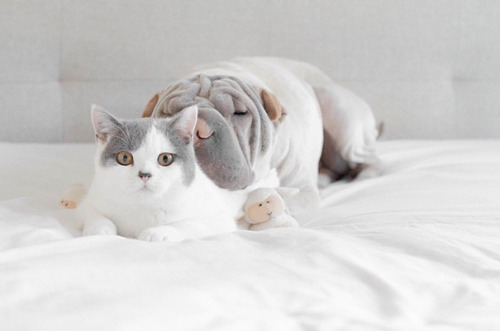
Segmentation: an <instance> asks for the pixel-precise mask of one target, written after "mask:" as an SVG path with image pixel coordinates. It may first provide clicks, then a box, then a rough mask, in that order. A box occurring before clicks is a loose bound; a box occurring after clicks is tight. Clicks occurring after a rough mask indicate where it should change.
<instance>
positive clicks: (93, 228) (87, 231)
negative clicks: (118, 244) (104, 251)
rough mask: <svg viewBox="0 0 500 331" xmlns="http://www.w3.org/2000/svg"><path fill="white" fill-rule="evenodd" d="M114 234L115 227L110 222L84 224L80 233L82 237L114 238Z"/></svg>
mask: <svg viewBox="0 0 500 331" xmlns="http://www.w3.org/2000/svg"><path fill="white" fill-rule="evenodd" d="M116 234H117V231H116V226H115V225H114V224H113V223H111V222H106V223H89V224H85V226H84V228H83V232H82V235H83V236H114V235H116Z"/></svg>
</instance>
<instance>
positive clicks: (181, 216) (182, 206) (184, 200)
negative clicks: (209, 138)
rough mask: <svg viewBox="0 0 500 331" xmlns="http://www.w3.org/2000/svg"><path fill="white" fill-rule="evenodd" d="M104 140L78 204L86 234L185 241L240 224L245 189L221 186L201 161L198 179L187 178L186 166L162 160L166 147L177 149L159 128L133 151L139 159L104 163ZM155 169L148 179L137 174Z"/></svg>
mask: <svg viewBox="0 0 500 331" xmlns="http://www.w3.org/2000/svg"><path fill="white" fill-rule="evenodd" d="M103 148H104V144H103V143H101V142H99V143H98V150H97V153H96V160H95V163H96V165H95V169H96V171H95V178H94V181H93V183H92V185H91V187H90V189H89V193H88V195H87V197H86V199H85V200H84V202H83V203H82V205H81V206H80V207H79V208H78V212H79V215H80V218H81V219H82V220H83V225H84V228H83V234H84V235H93V234H100V235H107V234H117V233H118V234H120V235H122V236H126V237H133V238H139V239H142V240H148V241H158V240H168V241H180V240H183V239H186V238H199V237H203V236H208V235H212V234H216V233H221V232H229V231H233V230H236V222H235V219H236V218H237V216H238V214H239V213H240V210H241V206H242V205H243V203H244V201H245V198H246V194H245V192H243V191H242V192H229V191H227V190H224V189H221V188H219V187H217V186H216V185H215V184H214V183H213V182H212V181H211V180H210V179H209V178H207V177H206V176H205V174H204V173H203V172H202V171H201V170H200V168H199V167H198V165H196V171H195V177H194V180H193V182H192V183H191V184H190V185H189V186H186V185H184V184H183V183H182V175H183V174H182V168H181V166H180V165H179V164H178V163H176V162H175V161H174V162H173V163H172V164H171V165H170V166H168V167H162V166H161V165H159V164H158V162H157V157H158V155H159V154H160V153H163V152H169V153H175V152H176V151H175V148H174V146H173V145H172V144H171V143H170V142H169V141H168V140H167V139H166V138H165V136H164V135H163V134H161V133H160V132H158V131H157V130H156V129H155V128H153V129H152V130H151V131H150V132H149V133H148V134H147V137H146V139H145V141H144V142H143V144H142V146H141V147H140V148H139V149H138V150H137V151H135V152H132V154H133V157H134V164H133V165H130V166H119V165H116V166H112V167H103V166H101V165H100V160H99V158H100V155H101V152H102V149H103ZM139 171H142V172H149V173H151V174H152V177H151V178H150V179H149V180H148V181H147V183H146V184H145V183H144V182H143V181H142V180H141V179H140V178H139V176H138V175H137V174H138V172H139Z"/></svg>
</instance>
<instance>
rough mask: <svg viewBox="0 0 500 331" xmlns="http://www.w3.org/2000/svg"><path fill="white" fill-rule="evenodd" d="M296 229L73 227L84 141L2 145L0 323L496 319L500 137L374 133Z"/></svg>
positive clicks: (425, 324) (289, 326) (101, 325)
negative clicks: (101, 232)
mask: <svg viewBox="0 0 500 331" xmlns="http://www.w3.org/2000/svg"><path fill="white" fill-rule="evenodd" d="M378 148H379V153H380V156H381V166H380V169H381V174H380V175H379V176H377V177H374V178H367V179H362V180H356V181H353V182H337V183H334V184H332V185H330V186H328V187H326V188H325V189H323V190H322V192H321V194H322V204H321V208H319V209H318V210H316V211H313V212H311V213H308V214H307V215H306V216H304V217H301V218H300V219H299V222H300V224H301V228H298V229H292V228H288V229H286V228H282V229H271V230H267V231H263V232H251V231H238V232H235V233H228V234H221V235H217V236H212V237H208V238H204V239H200V240H187V241H184V242H182V243H178V244H170V243H149V242H141V241H138V240H133V239H127V238H122V237H116V236H115V237H80V236H79V232H78V230H77V229H76V227H75V222H74V219H73V216H74V211H72V210H64V209H62V208H61V207H60V206H59V205H58V199H59V197H60V196H61V194H62V193H63V192H64V190H65V189H66V188H67V187H68V186H69V185H71V184H72V183H74V182H83V183H88V182H89V181H90V179H91V177H92V164H93V161H92V160H93V154H94V146H93V145H90V144H82V145H35V144H9V143H1V144H0V155H2V159H1V162H0V163H1V164H0V330H205V331H206V330H288V331H293V330H328V331H331V330H356V331H358V330H398V331H399V330H500V313H499V312H500V141H498V140H491V141H488V140H477V141H459V140H456V141H385V142H380V143H379V146H378Z"/></svg>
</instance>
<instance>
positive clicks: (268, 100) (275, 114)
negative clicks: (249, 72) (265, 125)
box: [260, 90, 286, 122]
mask: <svg viewBox="0 0 500 331" xmlns="http://www.w3.org/2000/svg"><path fill="white" fill-rule="evenodd" d="M260 97H261V98H262V105H263V106H264V109H265V110H266V113H267V115H268V116H269V119H271V121H272V122H275V121H280V120H281V118H282V117H283V116H284V115H286V112H285V109H284V108H283V106H282V105H281V103H280V102H279V100H278V98H277V97H276V96H275V95H274V94H272V93H271V92H269V91H267V90H262V92H260Z"/></svg>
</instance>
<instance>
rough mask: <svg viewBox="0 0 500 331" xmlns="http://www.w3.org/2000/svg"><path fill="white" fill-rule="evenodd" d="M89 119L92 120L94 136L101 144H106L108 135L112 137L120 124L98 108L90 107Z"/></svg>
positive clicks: (105, 111)
mask: <svg viewBox="0 0 500 331" xmlns="http://www.w3.org/2000/svg"><path fill="white" fill-rule="evenodd" d="M90 117H91V118H92V125H93V127H94V132H95V136H96V138H97V139H98V140H99V141H101V142H106V141H107V140H108V137H109V136H110V135H114V134H116V133H117V132H118V131H119V130H120V129H119V125H120V122H119V121H118V120H117V119H116V118H115V117H114V116H113V115H111V114H110V113H109V112H108V111H107V110H106V109H104V108H102V107H100V106H97V105H92V108H91V110H90Z"/></svg>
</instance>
